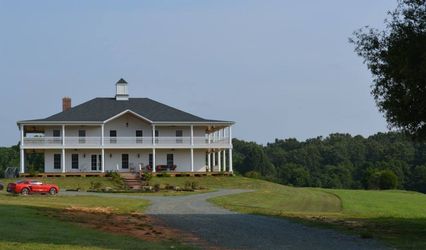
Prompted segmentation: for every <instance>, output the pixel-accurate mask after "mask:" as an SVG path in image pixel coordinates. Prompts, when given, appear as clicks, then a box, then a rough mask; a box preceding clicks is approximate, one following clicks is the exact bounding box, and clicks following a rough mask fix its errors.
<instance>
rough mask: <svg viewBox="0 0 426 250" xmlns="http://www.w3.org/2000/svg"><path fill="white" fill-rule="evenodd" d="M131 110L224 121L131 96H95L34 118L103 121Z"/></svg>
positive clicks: (159, 118) (157, 116) (158, 117)
mask: <svg viewBox="0 0 426 250" xmlns="http://www.w3.org/2000/svg"><path fill="white" fill-rule="evenodd" d="M125 110H131V111H133V112H135V113H137V114H139V115H141V116H143V117H145V118H147V119H149V120H151V121H153V122H206V123H208V122H224V123H228V121H218V120H206V119H204V118H201V117H198V116H195V115H192V114H189V113H187V112H184V111H181V110H178V109H175V108H173V107H170V106H167V105H165V104H162V103H159V102H156V101H154V100H151V99H149V98H129V100H128V101H117V100H115V98H95V99H92V100H90V101H88V102H85V103H82V104H80V105H78V106H75V107H73V108H71V109H69V110H66V111H63V112H60V113H57V114H55V115H52V116H49V117H47V118H45V119H40V120H33V121H42V122H49V121H52V122H56V121H60V122H64V121H88V122H103V121H105V120H108V119H109V118H111V117H113V116H115V115H117V114H120V113H122V112H123V111H125Z"/></svg>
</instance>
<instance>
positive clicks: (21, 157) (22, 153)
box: [19, 147, 25, 174]
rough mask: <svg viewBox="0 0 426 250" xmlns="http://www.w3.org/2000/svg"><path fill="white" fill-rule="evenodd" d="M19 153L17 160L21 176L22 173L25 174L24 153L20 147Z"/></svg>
mask: <svg viewBox="0 0 426 250" xmlns="http://www.w3.org/2000/svg"><path fill="white" fill-rule="evenodd" d="M20 151H21V152H20V155H19V159H20V160H21V162H20V163H21V171H20V172H21V174H23V173H25V151H24V149H23V148H22V147H21V150H20Z"/></svg>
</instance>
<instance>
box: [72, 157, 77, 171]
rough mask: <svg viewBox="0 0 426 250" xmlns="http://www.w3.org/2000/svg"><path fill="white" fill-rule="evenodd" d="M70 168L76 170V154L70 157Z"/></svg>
mask: <svg viewBox="0 0 426 250" xmlns="http://www.w3.org/2000/svg"><path fill="white" fill-rule="evenodd" d="M71 168H72V169H78V154H72V155H71Z"/></svg>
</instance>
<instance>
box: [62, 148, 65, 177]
mask: <svg viewBox="0 0 426 250" xmlns="http://www.w3.org/2000/svg"><path fill="white" fill-rule="evenodd" d="M62 173H65V148H62Z"/></svg>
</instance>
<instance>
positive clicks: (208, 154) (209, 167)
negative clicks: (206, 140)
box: [207, 151, 212, 172]
mask: <svg viewBox="0 0 426 250" xmlns="http://www.w3.org/2000/svg"><path fill="white" fill-rule="evenodd" d="M207 169H208V171H209V172H211V171H212V164H211V155H210V152H208V151H207Z"/></svg>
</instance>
